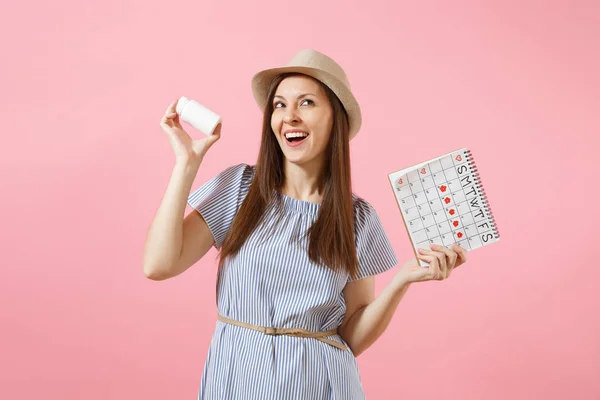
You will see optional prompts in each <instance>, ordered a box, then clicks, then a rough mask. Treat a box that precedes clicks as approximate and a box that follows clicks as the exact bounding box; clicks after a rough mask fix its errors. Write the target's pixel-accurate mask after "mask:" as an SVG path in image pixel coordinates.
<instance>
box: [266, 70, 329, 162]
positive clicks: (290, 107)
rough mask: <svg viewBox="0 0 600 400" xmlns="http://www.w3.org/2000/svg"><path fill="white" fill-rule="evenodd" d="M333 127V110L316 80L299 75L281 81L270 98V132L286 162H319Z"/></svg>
mask: <svg viewBox="0 0 600 400" xmlns="http://www.w3.org/2000/svg"><path fill="white" fill-rule="evenodd" d="M332 126H333V109H332V107H331V104H329V99H328V98H327V94H326V93H325V91H324V90H323V88H322V87H321V85H320V84H319V83H318V82H317V81H316V80H314V79H312V78H310V77H308V76H304V75H302V76H290V77H287V78H285V79H284V80H283V81H281V83H280V84H279V86H278V87H277V90H276V92H275V97H274V98H273V114H272V116H271V128H272V129H273V133H274V134H275V137H276V138H277V141H278V142H279V145H280V146H281V150H282V151H283V154H284V156H285V158H286V159H287V161H289V162H292V163H294V164H299V165H302V164H306V163H308V162H311V161H317V162H320V161H321V160H322V159H323V158H324V156H325V150H326V149H327V144H328V143H329V137H330V136H331V128H332Z"/></svg>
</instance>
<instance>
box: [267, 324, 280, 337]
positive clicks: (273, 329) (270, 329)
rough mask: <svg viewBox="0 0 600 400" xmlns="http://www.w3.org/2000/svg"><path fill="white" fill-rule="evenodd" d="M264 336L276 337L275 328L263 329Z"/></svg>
mask: <svg viewBox="0 0 600 400" xmlns="http://www.w3.org/2000/svg"><path fill="white" fill-rule="evenodd" d="M265 335H271V336H275V335H277V328H272V327H270V326H266V327H265Z"/></svg>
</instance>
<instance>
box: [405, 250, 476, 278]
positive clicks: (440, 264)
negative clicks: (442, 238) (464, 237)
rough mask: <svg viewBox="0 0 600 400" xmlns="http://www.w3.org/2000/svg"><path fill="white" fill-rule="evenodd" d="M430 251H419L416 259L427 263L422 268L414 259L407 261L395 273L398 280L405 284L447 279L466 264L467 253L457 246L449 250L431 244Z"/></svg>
mask: <svg viewBox="0 0 600 400" xmlns="http://www.w3.org/2000/svg"><path fill="white" fill-rule="evenodd" d="M430 247H431V250H426V249H419V252H418V258H419V259H420V260H423V261H425V262H427V263H429V267H422V266H420V265H419V263H418V262H417V259H416V258H412V259H411V260H409V261H407V262H406V263H405V264H404V265H403V266H402V268H400V270H399V271H398V272H397V275H398V278H397V279H400V280H402V281H403V282H405V283H413V282H423V281H431V280H438V281H442V280H444V279H447V278H448V277H449V276H450V274H451V273H452V271H453V270H454V269H455V268H456V267H458V266H460V265H462V264H464V263H466V262H467V251H466V250H465V249H463V248H462V247H460V246H459V245H457V244H453V245H452V246H450V247H451V248H448V247H445V246H440V245H437V244H432V245H431V246H430Z"/></svg>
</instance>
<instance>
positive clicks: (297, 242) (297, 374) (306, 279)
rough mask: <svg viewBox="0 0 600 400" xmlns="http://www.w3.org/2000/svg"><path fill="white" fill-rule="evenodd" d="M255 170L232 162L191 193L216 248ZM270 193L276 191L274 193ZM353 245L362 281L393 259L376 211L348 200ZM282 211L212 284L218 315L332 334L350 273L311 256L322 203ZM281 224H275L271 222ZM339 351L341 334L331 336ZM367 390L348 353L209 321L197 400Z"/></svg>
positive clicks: (338, 399) (347, 397)
mask: <svg viewBox="0 0 600 400" xmlns="http://www.w3.org/2000/svg"><path fill="white" fill-rule="evenodd" d="M254 171H255V166H250V165H247V164H239V165H234V166H231V167H229V168H227V169H225V170H224V171H222V172H220V173H219V174H218V175H217V176H215V177H214V178H212V179H211V180H209V181H208V182H206V183H205V184H204V185H202V186H201V187H200V188H199V189H197V190H195V191H194V192H192V193H191V194H190V196H189V198H188V203H189V204H190V206H191V207H192V208H194V209H196V210H197V211H198V212H199V213H200V214H201V215H202V216H203V218H204V219H205V220H206V223H207V224H208V227H209V228H210V231H211V232H212V234H213V236H214V238H215V247H216V248H217V249H220V248H221V245H222V243H223V239H224V238H225V235H226V234H227V232H228V230H229V227H230V226H231V222H232V221H233V218H234V216H235V215H236V213H237V210H238V209H239V207H240V205H241V203H242V201H243V199H244V198H245V196H246V194H247V193H248V189H249V187H250V183H251V181H252V178H253V176H254ZM274 195H275V193H274ZM353 199H354V209H355V238H356V248H357V255H358V261H359V275H358V276H357V278H356V279H361V278H364V277H367V276H370V275H374V274H379V273H382V272H384V271H387V270H389V269H390V268H392V267H394V266H395V265H397V263H398V261H397V259H396V255H395V253H394V250H393V249H392V246H391V245H390V242H389V240H388V238H387V236H386V234H385V232H384V231H383V228H382V226H381V222H380V220H379V218H378V216H377V213H376V212H375V210H374V209H373V207H372V206H371V205H370V204H369V203H368V202H366V201H365V200H363V199H361V198H359V197H357V196H356V195H353ZM282 205H283V213H280V212H279V210H278V209H277V208H276V206H274V205H273V206H271V207H270V208H267V212H266V217H265V219H264V220H263V223H262V224H261V225H259V227H258V228H257V229H256V230H255V231H254V232H253V233H252V235H251V236H250V237H249V238H248V240H247V241H246V243H245V244H244V245H243V247H242V248H241V250H240V252H239V253H238V254H237V255H236V256H235V257H234V258H229V259H228V260H227V261H226V263H225V264H224V266H223V268H222V270H221V272H220V273H219V276H218V280H217V282H218V283H217V310H218V313H219V315H222V316H224V317H227V318H231V319H234V320H238V321H244V322H247V323H250V324H254V325H259V326H270V327H277V328H292V327H294V328H303V329H308V330H310V331H327V330H330V329H336V328H337V327H338V326H339V325H340V324H341V323H342V321H343V319H344V314H345V311H346V307H345V303H344V297H343V294H342V290H343V289H344V286H345V285H346V283H347V282H349V281H350V277H349V274H348V273H347V272H343V273H342V272H334V271H332V270H331V269H329V268H326V267H322V266H319V265H318V264H315V263H313V262H312V261H310V260H309V258H308V239H306V238H303V234H304V233H305V232H306V230H307V229H308V228H309V227H310V226H311V224H312V223H313V221H314V220H315V219H316V217H317V215H318V212H319V207H320V205H319V204H316V203H310V202H307V201H303V200H298V199H294V198H291V197H288V196H285V195H283V204H282ZM278 216H281V217H280V218H281V220H279V222H278V223H277V217H278ZM327 338H328V339H332V340H334V341H337V342H339V343H343V344H346V343H345V342H344V340H343V339H342V338H341V337H340V336H339V335H333V336H328V337H327ZM364 398H365V396H364V392H363V389H362V385H361V379H360V375H359V371H358V366H357V363H356V359H355V357H354V354H353V353H352V351H351V350H350V348H349V347H348V349H347V350H341V349H339V348H337V347H335V346H332V345H331V344H327V343H324V342H321V341H319V340H316V339H314V338H301V337H293V336H286V335H277V336H272V335H265V334H264V333H261V332H258V331H254V330H251V329H248V328H245V327H240V326H237V325H232V324H228V323H225V322H221V321H219V320H217V321H216V326H215V329H214V333H213V336H212V340H211V342H210V347H209V350H208V354H207V357H206V361H205V364H204V370H203V373H202V379H201V383H200V390H199V393H198V399H201V400H213V399H214V400H229V399H240V400H241V399H244V400H255V399H256V400H259V399H260V400H264V399H303V400H311V399H318V400H334V399H335V400H358V399H364Z"/></svg>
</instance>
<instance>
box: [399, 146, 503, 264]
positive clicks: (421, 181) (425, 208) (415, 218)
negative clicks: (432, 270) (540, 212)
mask: <svg viewBox="0 0 600 400" xmlns="http://www.w3.org/2000/svg"><path fill="white" fill-rule="evenodd" d="M388 177H389V180H390V183H391V185H392V189H393V190H394V193H395V195H396V201H397V202H398V206H399V208H400V213H401V214H402V219H403V221H404V224H405V225H406V229H407V231H408V234H409V236H410V239H411V242H412V245H413V249H414V251H415V255H416V254H417V249H418V248H424V249H427V250H429V249H430V247H429V244H430V243H435V244H440V245H443V246H450V245H452V244H453V243H457V244H458V245H460V246H461V247H462V248H464V249H466V250H467V251H469V250H475V249H477V248H480V247H483V246H487V245H489V244H491V243H494V242H497V241H499V240H500V234H499V232H498V228H497V226H496V222H495V220H494V217H493V215H492V210H491V208H490V204H489V202H488V198H487V196H486V195H485V191H484V189H483V184H482V182H481V178H480V175H479V173H478V172H477V166H476V165H475V161H474V159H473V155H472V153H471V151H470V150H468V149H466V148H462V149H460V150H456V151H454V152H452V153H448V154H444V155H443V156H440V157H436V158H434V159H432V160H429V161H425V162H422V163H420V164H417V165H413V166H412V167H409V168H405V169H402V170H400V171H396V172H392V173H390V174H388ZM417 260H418V262H419V264H420V265H421V266H427V265H429V264H428V263H427V262H425V261H423V260H419V259H418V258H417Z"/></svg>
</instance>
